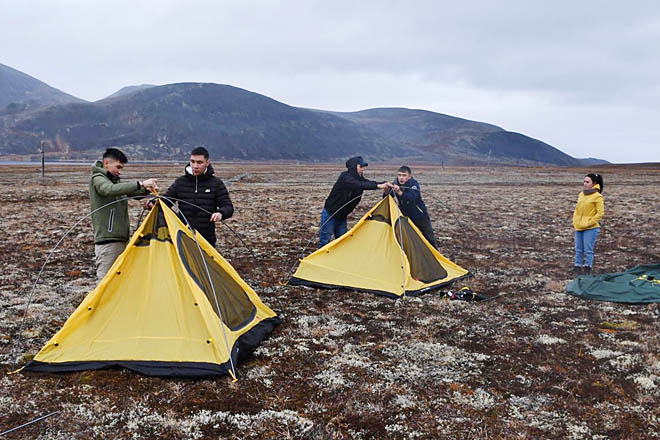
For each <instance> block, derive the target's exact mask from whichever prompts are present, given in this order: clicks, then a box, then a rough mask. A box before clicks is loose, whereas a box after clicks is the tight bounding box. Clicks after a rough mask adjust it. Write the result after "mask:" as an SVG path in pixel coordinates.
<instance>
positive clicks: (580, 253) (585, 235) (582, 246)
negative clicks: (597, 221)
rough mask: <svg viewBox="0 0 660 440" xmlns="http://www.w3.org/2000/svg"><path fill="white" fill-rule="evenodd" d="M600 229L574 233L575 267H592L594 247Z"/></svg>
mask: <svg viewBox="0 0 660 440" xmlns="http://www.w3.org/2000/svg"><path fill="white" fill-rule="evenodd" d="M598 232H600V228H593V229H587V230H586V231H575V263H574V265H575V266H582V265H583V264H582V259H584V266H587V267H592V266H593V265H594V245H595V244H596V237H598Z"/></svg>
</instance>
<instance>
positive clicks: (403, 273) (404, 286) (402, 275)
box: [390, 197, 406, 298]
mask: <svg viewBox="0 0 660 440" xmlns="http://www.w3.org/2000/svg"><path fill="white" fill-rule="evenodd" d="M393 198H394V201H395V203H396V198H395V197H393ZM397 206H398V204H397ZM391 217H392V213H391V212H390V218H391ZM402 217H403V215H401V212H399V218H398V219H397V222H398V223H399V247H400V248H401V254H400V255H401V289H402V291H403V297H404V298H405V297H406V270H405V261H404V258H403V256H404V254H405V252H404V251H403V233H402V231H401V221H402V220H401V218H402ZM395 233H396V232H395Z"/></svg>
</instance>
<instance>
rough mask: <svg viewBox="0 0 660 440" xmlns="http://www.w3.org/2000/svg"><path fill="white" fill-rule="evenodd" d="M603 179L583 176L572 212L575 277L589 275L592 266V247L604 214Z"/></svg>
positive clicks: (590, 175)
mask: <svg viewBox="0 0 660 440" xmlns="http://www.w3.org/2000/svg"><path fill="white" fill-rule="evenodd" d="M602 191H603V177H602V176H601V175H600V174H587V175H586V176H584V185H583V190H582V192H581V193H580V195H579V196H578V201H577V205H575V211H574V212H573V227H574V228H575V263H574V265H573V271H574V273H575V275H579V274H580V273H585V274H589V273H591V268H592V267H593V265H594V245H595V244H596V238H597V237H598V232H599V231H600V224H599V223H598V222H599V221H600V219H602V218H603V215H604V214H605V207H604V203H603V196H602V195H601V192H602Z"/></svg>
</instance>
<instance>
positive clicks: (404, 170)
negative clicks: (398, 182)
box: [399, 165, 412, 176]
mask: <svg viewBox="0 0 660 440" xmlns="http://www.w3.org/2000/svg"><path fill="white" fill-rule="evenodd" d="M399 172H400V173H408V174H410V175H411V176H412V170H411V169H410V167H409V166H407V165H401V166H400V167H399Z"/></svg>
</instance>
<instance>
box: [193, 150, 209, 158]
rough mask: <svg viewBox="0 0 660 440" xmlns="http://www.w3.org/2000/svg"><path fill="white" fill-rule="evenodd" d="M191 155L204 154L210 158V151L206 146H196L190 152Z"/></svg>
mask: <svg viewBox="0 0 660 440" xmlns="http://www.w3.org/2000/svg"><path fill="white" fill-rule="evenodd" d="M190 155H191V156H204V159H206V160H208V159H209V151H208V150H207V149H206V148H204V147H196V148H193V150H192V151H191V152H190Z"/></svg>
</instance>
